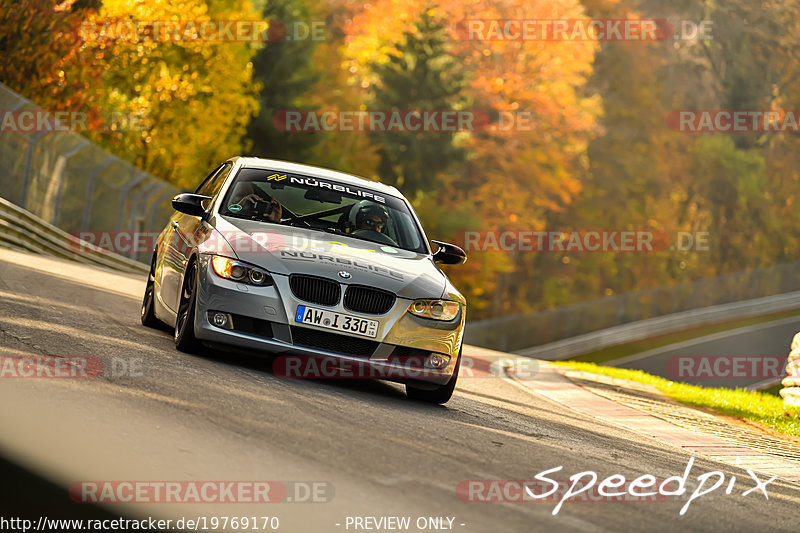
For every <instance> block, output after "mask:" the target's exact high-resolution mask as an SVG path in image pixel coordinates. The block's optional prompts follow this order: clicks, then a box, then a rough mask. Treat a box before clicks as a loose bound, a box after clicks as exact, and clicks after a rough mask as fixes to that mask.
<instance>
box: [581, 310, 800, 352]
mask: <svg viewBox="0 0 800 533" xmlns="http://www.w3.org/2000/svg"><path fill="white" fill-rule="evenodd" d="M798 315H800V309H792V310H790V311H781V312H779V313H771V314H769V315H761V316H756V317H751V318H742V319H740V320H732V321H730V322H721V323H716V324H708V325H705V326H698V327H696V328H691V329H686V330H683V331H678V332H675V333H667V334H666V335H660V336H658V337H651V338H649V339H644V340H641V341H635V342H629V343H626V344H619V345H617V346H609V347H608V348H602V349H600V350H595V351H593V352H588V353H585V354H581V355H578V356H576V357H572V358H571V359H570V360H571V361H582V362H587V363H606V362H608V361H613V360H614V359H620V358H622V357H627V356H629V355H634V354H637V353H641V352H645V351H647V350H652V349H653V348H660V347H662V346H667V345H669V344H674V343H676V342H682V341H685V340H689V339H696V338H698V337H705V336H706V335H711V334H713V333H719V332H720V331H729V330H732V329H737V328H743V327H745V326H752V325H755V324H762V323H764V322H772V321H773V320H780V319H782V318H788V317H792V316H798ZM786 348H787V350H786V351H787V353H788V351H789V350H788V348H789V347H788V346H787V347H786Z"/></svg>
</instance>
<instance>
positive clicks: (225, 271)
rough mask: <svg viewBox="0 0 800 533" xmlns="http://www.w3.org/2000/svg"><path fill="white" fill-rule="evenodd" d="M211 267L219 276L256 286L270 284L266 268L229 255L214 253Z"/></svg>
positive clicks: (270, 280)
mask: <svg viewBox="0 0 800 533" xmlns="http://www.w3.org/2000/svg"><path fill="white" fill-rule="evenodd" d="M211 267H212V268H213V269H214V273H215V274H216V275H217V276H219V277H221V278H225V279H229V280H232V281H238V282H239V283H247V284H248V285H255V286H256V287H266V286H267V285H272V276H270V275H269V273H268V272H267V271H266V270H263V269H261V268H258V267H256V266H253V265H248V264H247V263H242V262H241V261H237V260H235V259H231V258H229V257H222V256H221V255H215V256H214V257H212V258H211Z"/></svg>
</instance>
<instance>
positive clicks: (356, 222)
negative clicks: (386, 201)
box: [350, 200, 389, 231]
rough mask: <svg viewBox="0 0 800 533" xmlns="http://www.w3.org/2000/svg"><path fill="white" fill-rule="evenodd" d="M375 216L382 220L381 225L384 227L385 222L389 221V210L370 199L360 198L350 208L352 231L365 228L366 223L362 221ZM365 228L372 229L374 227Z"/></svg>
mask: <svg viewBox="0 0 800 533" xmlns="http://www.w3.org/2000/svg"><path fill="white" fill-rule="evenodd" d="M376 217H377V218H380V219H381V220H382V221H383V227H384V228H386V224H387V223H388V222H389V212H388V211H387V210H386V208H385V207H383V206H382V205H379V204H376V203H375V202H372V201H370V200H361V201H360V202H358V203H357V204H355V205H354V206H353V208H352V209H351V210H350V226H351V227H352V231H356V230H358V229H365V227H366V224H365V222H364V221H365V220H367V219H370V220H371V219H373V218H376ZM366 229H373V230H374V228H366ZM374 231H377V230H374Z"/></svg>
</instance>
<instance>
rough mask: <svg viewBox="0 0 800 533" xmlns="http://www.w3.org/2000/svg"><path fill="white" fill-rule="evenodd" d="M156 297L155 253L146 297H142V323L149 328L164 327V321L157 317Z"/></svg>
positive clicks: (148, 277)
mask: <svg viewBox="0 0 800 533" xmlns="http://www.w3.org/2000/svg"><path fill="white" fill-rule="evenodd" d="M155 297H156V256H155V254H153V260H152V261H151V262H150V274H149V275H148V276H147V285H146V286H145V289H144V298H142V312H141V318H142V325H143V326H147V327H148V328H163V327H164V323H163V322H161V321H160V320H159V319H158V318H157V317H156V312H155V309H154V306H155V303H154V302H155Z"/></svg>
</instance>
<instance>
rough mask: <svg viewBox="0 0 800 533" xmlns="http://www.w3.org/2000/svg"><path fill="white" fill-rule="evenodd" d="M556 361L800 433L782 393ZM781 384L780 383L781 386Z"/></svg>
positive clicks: (799, 419) (799, 421) (799, 413)
mask: <svg viewBox="0 0 800 533" xmlns="http://www.w3.org/2000/svg"><path fill="white" fill-rule="evenodd" d="M552 364H554V365H558V366H562V367H567V368H572V369H574V370H582V371H584V372H592V373H595V374H601V375H604V376H610V377H614V378H621V379H628V380H631V381H637V382H639V383H648V384H650V385H653V386H655V387H656V388H657V389H659V390H660V391H661V392H662V393H664V395H665V396H668V397H670V398H672V399H674V400H676V401H678V402H680V403H683V404H686V405H692V406H696V407H708V408H710V409H713V410H714V411H716V412H718V413H722V414H725V415H730V416H735V417H738V418H741V419H744V420H751V421H753V422H758V423H761V424H764V425H765V426H768V427H771V428H773V429H775V430H777V431H780V432H782V433H787V434H789V435H794V436H798V437H800V409H795V408H788V407H784V405H783V400H782V399H781V398H780V397H779V396H775V395H774V394H770V393H765V392H761V391H758V392H754V391H748V390H745V389H739V388H737V389H724V388H706V387H698V386H696V385H688V384H686V383H677V382H674V381H670V380H668V379H664V378H660V377H657V376H653V375H651V374H647V373H645V372H642V371H640V370H628V369H625V368H613V367H607V366H599V365H596V364H593V363H581V362H574V361H561V362H556V363H552ZM778 388H779V387H778Z"/></svg>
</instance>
